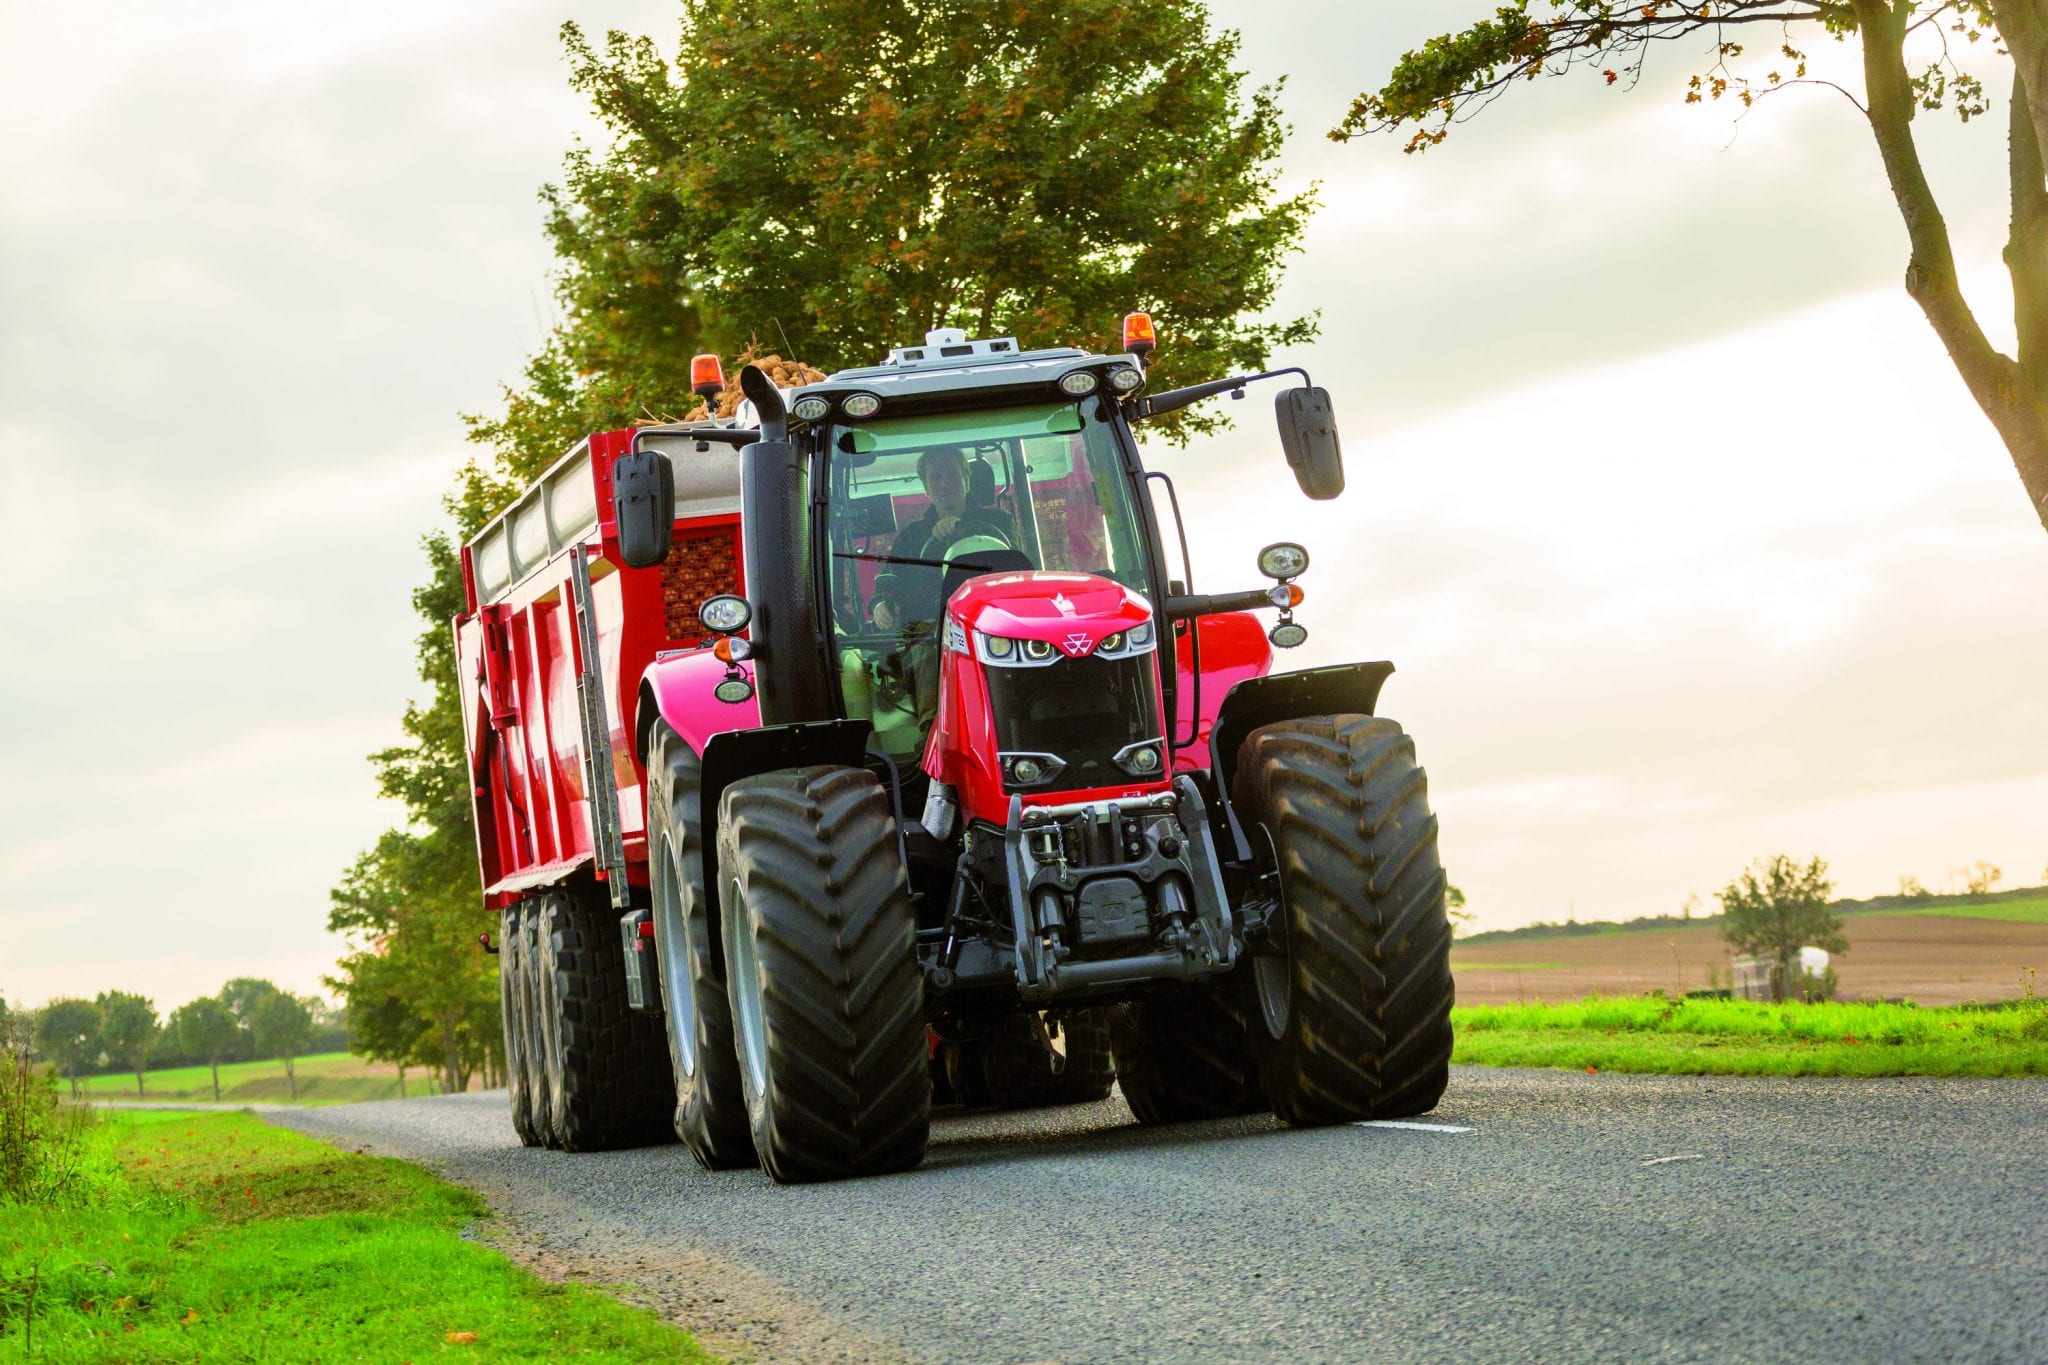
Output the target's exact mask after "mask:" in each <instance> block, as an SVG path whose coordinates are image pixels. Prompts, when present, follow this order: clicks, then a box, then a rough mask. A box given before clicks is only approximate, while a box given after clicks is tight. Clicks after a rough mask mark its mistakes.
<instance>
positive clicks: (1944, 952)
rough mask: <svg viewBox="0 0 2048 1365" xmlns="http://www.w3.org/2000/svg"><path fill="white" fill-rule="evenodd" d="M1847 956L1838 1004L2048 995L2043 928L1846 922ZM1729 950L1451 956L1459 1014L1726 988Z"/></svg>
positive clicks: (1695, 947)
mask: <svg viewBox="0 0 2048 1365" xmlns="http://www.w3.org/2000/svg"><path fill="white" fill-rule="evenodd" d="M1842 923H1843V927H1844V928H1845V930H1846V931H1847V933H1848V935H1849V951H1848V952H1846V953H1838V954H1836V956H1835V959H1834V967H1835V972H1836V974H1837V976H1839V977H1840V979H1841V987H1840V991H1841V998H1842V999H1845V1000H1881V999H1898V998H1901V997H1904V998H1906V999H1911V1000H1914V1001H1917V1002H1918V1003H1920V1004H1923V1005H1955V1004H1960V1003H1962V1002H1963V1001H1965V1000H2005V999H2010V998H2012V997H2014V996H2017V995H2019V994H2021V993H2022V991H2023V989H2024V987H2023V984H2022V982H2023V979H2024V976H2025V971H2026V969H2027V968H2029V967H2033V968H2038V969H2039V970H2040V972H2041V978H2042V979H2041V983H2040V988H2041V990H2042V991H2044V992H2048V924H2026V923H2010V922H2004V921H2000V920H1989V919H1964V918H1960V917H1957V916H1955V915H1952V914H1951V915H1940V916H1936V915H1902V914H1870V915H1851V916H1849V917H1847V918H1845V919H1844V920H1843V922H1842ZM1728 960H1729V953H1728V946H1727V945H1726V944H1725V943H1723V942H1722V941H1721V933H1720V930H1719V928H1718V927H1717V926H1715V925H1711V924H1703V925H1699V926H1697V927H1687V928H1682V929H1650V930H1638V931H1632V932H1626V933H1609V934H1584V935H1579V936H1576V937H1571V938H1527V939H1507V940H1503V941H1496V942H1491V943H1479V944H1472V945H1469V946H1468V945H1464V944H1459V945H1455V946H1453V948H1452V949H1451V967H1452V970H1453V972H1454V973H1455V975H1456V977H1457V982H1458V1003H1459V1004H1461V1005H1480V1004H1493V1003H1499V1002H1503V1001H1515V1000H1577V999H1579V998H1580V997H1581V996H1586V995H1644V994H1647V993H1649V992H1650V991H1653V990H1662V991H1665V992H1666V993H1669V994H1680V993H1683V992H1685V991H1696V990H1701V989H1703V988H1705V987H1706V986H1707V985H1708V984H1709V972H1710V971H1712V972H1718V973H1719V981H1720V984H1723V985H1725V984H1727V980H1728Z"/></svg>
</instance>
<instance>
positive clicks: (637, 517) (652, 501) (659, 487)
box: [612, 450, 676, 569]
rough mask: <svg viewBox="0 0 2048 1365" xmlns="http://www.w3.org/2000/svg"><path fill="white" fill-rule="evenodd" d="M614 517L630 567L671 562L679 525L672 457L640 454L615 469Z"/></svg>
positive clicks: (623, 460)
mask: <svg viewBox="0 0 2048 1365" xmlns="http://www.w3.org/2000/svg"><path fill="white" fill-rule="evenodd" d="M612 515H613V519H614V521H615V522H616V523H617V525H618V536H619V557H620V558H621V559H624V560H625V561H626V567H628V568H631V569H651V568H653V567H654V566H655V565H657V564H659V563H661V562H662V561H663V560H664V559H667V558H668V550H669V542H670V539H671V538H672V537H673V536H674V534H675V523H676V474H675V467H674V466H673V465H671V464H670V463H669V461H668V456H666V455H664V454H662V453H661V452H660V451H658V450H636V451H634V452H632V453H631V454H629V455H621V456H620V457H619V459H618V462H617V463H616V464H614V465H613V466H612Z"/></svg>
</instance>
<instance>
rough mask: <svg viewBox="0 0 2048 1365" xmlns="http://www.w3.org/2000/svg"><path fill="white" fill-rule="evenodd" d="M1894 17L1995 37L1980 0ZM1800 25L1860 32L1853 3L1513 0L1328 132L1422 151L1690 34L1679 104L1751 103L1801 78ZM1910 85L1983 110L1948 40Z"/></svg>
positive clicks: (1404, 61)
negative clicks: (1766, 36) (1395, 136)
mask: <svg viewBox="0 0 2048 1365" xmlns="http://www.w3.org/2000/svg"><path fill="white" fill-rule="evenodd" d="M1895 13H1896V15H1897V18H1896V20H1895V22H1896V23H1898V24H1900V25H1904V24H1907V23H1908V22H1910V24H1911V26H1912V27H1914V28H1919V27H1921V26H1924V25H1938V26H1939V28H1940V30H1941V31H1942V32H1943V33H1944V35H1945V36H1946V35H1953V36H1954V37H1956V38H1959V39H1961V40H1962V42H1963V44H1964V45H1965V46H1967V45H1970V44H1975V43H1978V42H1980V41H1981V40H1982V39H1984V38H1985V37H1986V36H1987V35H1991V34H1993V33H1994V26H1993V21H1992V15H1991V9H1990V5H1989V4H1988V3H1987V2H1986V0H1937V3H1935V4H1932V5H1923V6H1917V7H1915V6H1902V7H1900V8H1899V9H1898V10H1897V11H1895ZM1802 22H1804V23H1808V24H1811V25H1812V26H1813V27H1814V28H1815V29H1817V30H1818V31H1819V32H1820V33H1821V34H1822V35H1824V36H1826V37H1828V38H1831V39H1833V40H1835V41H1837V42H1839V41H1843V40H1845V39H1847V38H1849V37H1850V36H1852V35H1855V34H1857V33H1858V31H1859V28H1860V24H1859V20H1858V18H1857V14H1856V11H1855V8H1854V7H1853V6H1852V5H1850V4H1848V3H1842V2H1841V0H1648V3H1644V0H1514V3H1513V4H1510V5H1506V6H1503V7H1501V8H1499V9H1496V10H1495V11H1494V15H1493V17H1492V18H1490V19H1481V20H1478V21H1476V22H1474V23H1473V24H1472V25H1471V26H1470V27H1468V28H1465V29H1463V30H1461V31H1459V32H1456V33H1447V34H1444V35H1442V36H1440V37H1436V38H1432V39H1430V40H1428V41H1427V42H1425V43H1424V44H1423V45H1422V46H1421V47H1420V48H1417V49H1416V50H1414V51H1412V52H1409V53H1406V54H1404V55H1403V56H1402V58H1401V60H1400V61H1399V62H1398V63H1396V64H1395V66H1394V69H1393V71H1392V72H1391V73H1390V74H1389V76H1388V78H1387V82H1386V84H1385V85H1384V86H1382V87H1381V88H1380V89H1379V90H1378V91H1376V92H1375V91H1366V92H1364V93H1362V94H1360V95H1359V96H1358V98H1357V99H1356V100H1354V101H1353V102H1352V105H1351V109H1350V111H1349V112H1348V113H1347V114H1346V115H1345V117H1344V121H1343V122H1342V123H1341V124H1339V125H1338V126H1337V127H1336V128H1334V129H1332V130H1331V132H1330V137H1331V138H1332V139H1333V140H1335V141H1338V142H1343V141H1347V140H1349V139H1350V138H1352V137H1355V136H1359V135H1361V134H1365V133H1377V132H1387V131H1392V130H1396V129H1400V128H1403V127H1407V128H1410V129H1411V130H1412V131H1411V132H1410V136H1409V139H1408V143H1407V147H1406V150H1407V151H1410V152H1419V151H1424V150H1427V149H1428V148H1430V147H1434V146H1435V145H1437V144H1438V143H1440V142H1442V141H1443V140H1444V137H1445V136H1446V134H1447V133H1448V132H1449V131H1450V128H1451V126H1452V125H1453V124H1456V123H1459V122H1461V121H1463V120H1464V119H1465V118H1467V117H1470V116H1471V115H1472V114H1474V113H1476V112H1478V110H1480V109H1482V108H1484V107H1485V106H1486V105H1488V104H1490V103H1492V102H1493V100H1494V99H1496V98H1497V97H1499V96H1500V95H1501V94H1503V93H1505V92H1506V91H1507V89H1508V88H1509V87H1510V86H1512V85H1513V84H1514V83H1515V82H1517V81H1531V80H1534V79H1536V78H1537V77H1539V76H1561V75H1564V74H1566V73H1567V72H1569V71H1571V70H1573V69H1574V68H1581V69H1584V70H1586V71H1587V72H1589V73H1593V74H1596V75H1597V76H1598V77H1599V78H1600V79H1601V80H1602V81H1604V82H1605V83H1606V84H1608V85H1625V86H1633V85H1634V84H1635V83H1636V81H1637V80H1638V79H1639V78H1640V77H1641V75H1642V71H1643V65H1644V62H1645V60H1646V58H1647V56H1648V54H1649V53H1650V51H1651V50H1652V48H1653V46H1654V45H1656V44H1660V43H1673V42H1682V41H1683V40H1686V39H1692V40H1694V41H1695V43H1696V44H1697V45H1696V46H1694V47H1691V48H1689V49H1688V50H1691V51H1696V52H1698V53H1699V54H1700V55H1701V56H1702V58H1704V59H1705V63H1706V64H1705V65H1704V66H1703V67H1702V68H1701V69H1700V70H1699V71H1698V72H1697V73H1695V74H1694V75H1693V76H1692V78H1691V79H1690V80H1689V81H1688V82H1687V84H1686V91H1685V102H1686V103H1687V104H1698V103H1702V102H1707V101H1714V100H1720V99H1724V98H1726V99H1733V100H1736V101H1738V102H1739V103H1741V104H1742V105H1743V107H1744V108H1748V107H1749V106H1750V105H1752V104H1753V103H1755V101H1756V100H1757V99H1758V98H1760V97H1761V96H1763V95H1765V94H1768V93H1769V92H1771V91H1773V90H1776V89H1779V88H1781V87H1783V86H1786V85H1789V84H1797V83H1801V82H1805V81H1807V80H1808V79H1809V77H1808V75H1807V57H1806V53H1805V52H1804V51H1802V50H1801V49H1800V48H1799V47H1798V46H1796V45H1795V44H1794V43H1793V42H1792V32H1793V26H1794V25H1795V24H1799V23H1802ZM1753 24H1755V25H1764V26H1767V28H1766V31H1770V30H1775V31H1776V32H1777V33H1779V34H1780V35H1781V36H1782V41H1780V42H1779V43H1778V44H1776V46H1775V48H1774V49H1772V51H1771V53H1770V56H1769V58H1768V60H1767V61H1765V62H1764V63H1763V64H1761V65H1759V66H1758V67H1757V68H1756V70H1755V74H1753V75H1749V74H1741V73H1738V72H1736V71H1734V70H1732V69H1731V68H1730V66H1729V63H1730V62H1735V61H1737V60H1738V59H1740V58H1742V57H1743V56H1745V55H1746V52H1745V47H1744V45H1743V44H1742V43H1741V42H1739V41H1736V39H1735V37H1734V36H1733V35H1737V34H1744V33H1748V32H1750V31H1751V30H1750V28H1749V27H1748V26H1749V25H1753ZM1908 84H1909V86H1910V88H1911V90H1912V94H1913V99H1914V101H1915V102H1916V104H1917V105H1918V107H1920V108H1922V109H1927V110H1938V109H1943V108H1947V109H1951V110H1953V111H1954V112H1955V114H1956V116H1957V117H1958V118H1960V119H1961V120H1962V121H1963V122H1965V123H1967V122H1969V121H1970V120H1971V119H1972V118H1975V117H1977V116H1978V115H1980V114H1982V113H1984V112H1985V111H1986V109H1988V108H1989V102H1988V100H1987V99H1986V97H1985V93H1984V86H1983V83H1982V82H1981V81H1980V80H1979V79H1978V78H1977V77H1975V76H1973V75H1971V74H1970V73H1969V72H1967V71H1965V70H1963V69H1962V68H1961V67H1960V66H1958V65H1957V64H1956V62H1955V60H1954V58H1953V56H1952V55H1951V45H1950V43H1949V42H1947V41H1944V43H1943V48H1942V55H1941V57H1940V58H1939V59H1937V60H1935V61H1933V62H1931V63H1929V64H1928V66H1927V67H1926V68H1925V69H1923V70H1921V71H1920V72H1918V73H1915V74H1912V75H1910V76H1909V77H1908Z"/></svg>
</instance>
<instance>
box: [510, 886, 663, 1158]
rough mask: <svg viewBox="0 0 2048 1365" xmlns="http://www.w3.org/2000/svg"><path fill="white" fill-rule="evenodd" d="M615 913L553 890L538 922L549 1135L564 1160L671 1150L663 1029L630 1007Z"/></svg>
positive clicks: (537, 967) (543, 1069) (546, 1131)
mask: <svg viewBox="0 0 2048 1365" xmlns="http://www.w3.org/2000/svg"><path fill="white" fill-rule="evenodd" d="M591 899H593V900H594V899H595V898H594V897H593V898H591ZM608 909H609V905H608V904H607V905H606V906H605V907H604V910H600V909H597V908H595V907H594V906H593V905H592V904H590V903H589V901H587V900H585V899H583V898H579V897H572V896H570V895H569V894H567V893H564V892H560V891H555V892H550V893H548V894H547V895H545V896H542V897H541V898H540V901H539V907H538V914H537V915H536V916H535V918H536V921H537V926H538V934H537V935H536V937H537V940H538V941H537V948H536V953H535V956H534V958H533V963H534V967H535V974H536V976H537V977H538V978H539V986H540V990H539V993H538V994H539V1005H540V1011H539V1013H540V1029H539V1033H540V1037H541V1046H540V1049H539V1051H540V1061H541V1072H542V1074H543V1075H544V1076H545V1078H546V1087H547V1088H546V1093H547V1104H546V1113H547V1120H546V1126H545V1127H544V1128H543V1130H542V1131H543V1135H544V1137H545V1138H546V1140H547V1145H548V1146H550V1147H555V1148H559V1149H560V1150H562V1151H565V1152H601V1151H609V1150H611V1149H614V1148H619V1147H650V1146H654V1145H655V1144H657V1143H664V1142H672V1141H674V1133H673V1131H672V1129H671V1127H670V1121H671V1118H672V1116H673V1114H674V1111H675V1088H674V1084H673V1081H672V1079H671V1078H670V1076H669V1069H668V1053H667V1048H666V1047H665V1046H664V1044H663V1041H662V1036H661V1034H662V1030H661V1025H660V1022H659V1021H658V1020H656V1019H655V1018H653V1016H651V1015H648V1014H643V1013H639V1012H637V1011H635V1010H633V1009H630V1008H629V1007H628V1006H627V1004H626V964H625V952H624V949H623V948H622V947H621V946H620V944H619V932H618V928H617V922H616V921H615V920H610V922H607V921H608V920H609V916H608V915H607V914H605V913H604V911H605V910H608Z"/></svg>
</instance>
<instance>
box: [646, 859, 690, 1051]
mask: <svg viewBox="0 0 2048 1365" xmlns="http://www.w3.org/2000/svg"><path fill="white" fill-rule="evenodd" d="M653 871H654V914H655V917H656V924H655V932H656V933H657V934H658V935H660V937H659V939H658V940H657V945H656V947H657V953H658V956H659V959H660V965H661V996H662V1002H663V1003H664V1004H665V1005H666V1006H667V1007H668V1039H669V1045H670V1048H671V1049H672V1055H673V1056H674V1057H675V1059H676V1073H677V1079H678V1080H689V1079H691V1078H693V1077H695V1076H696V1074H697V991H696V983H695V982H694V981H693V980H692V979H691V976H690V971H691V966H692V963H691V957H692V947H693V945H692V944H691V942H690V921H689V919H688V918H687V917H686V916H685V915H684V913H683V896H682V870H681V868H680V867H678V866H677V861H676V845H675V838H674V836H673V835H672V834H671V833H670V832H669V830H668V829H667V828H666V827H664V828H663V829H662V831H661V849H660V854H659V856H657V857H656V858H655V860H654V868H653Z"/></svg>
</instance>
